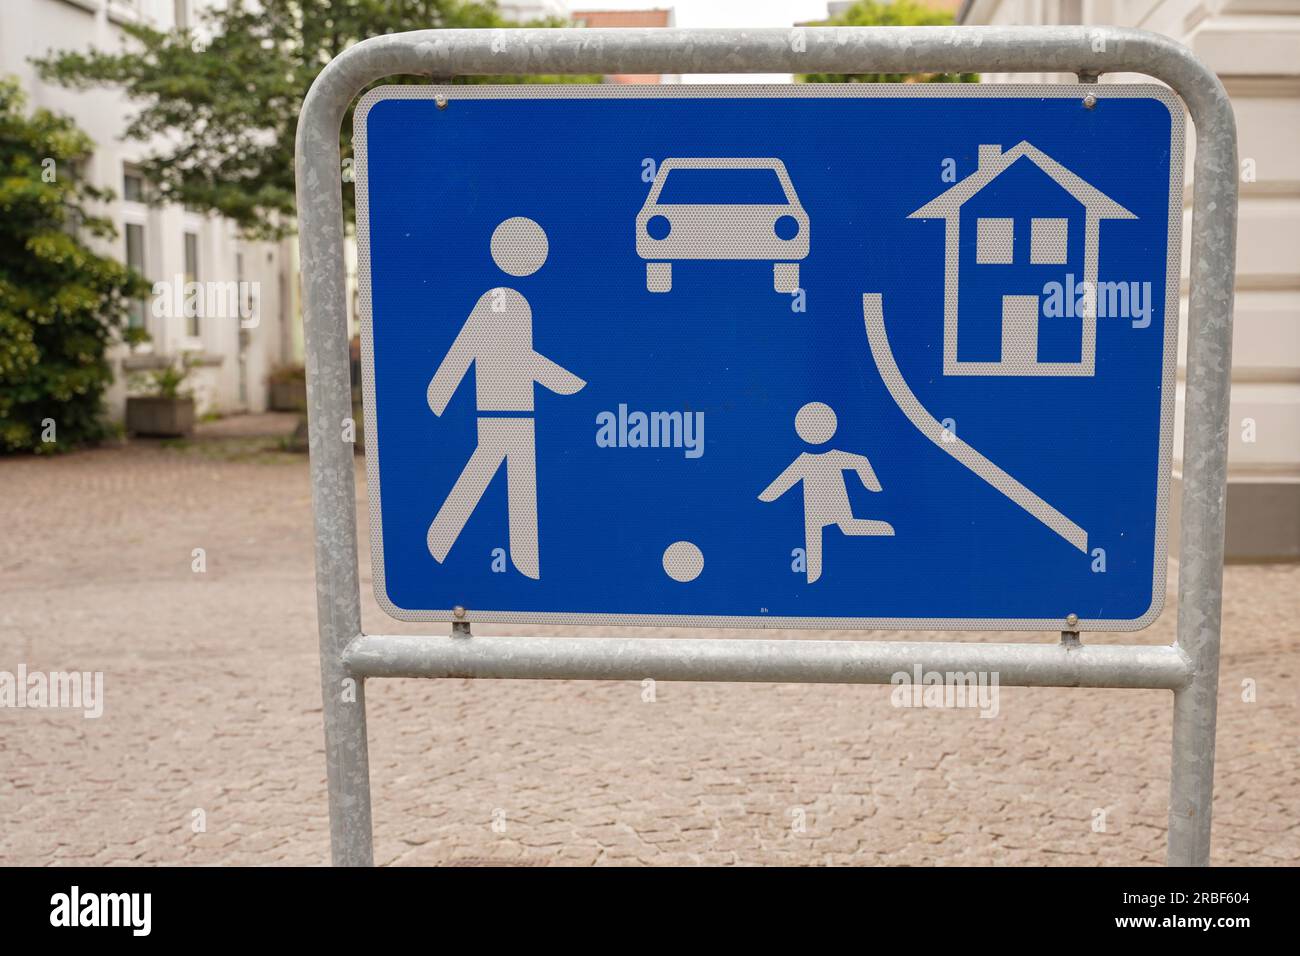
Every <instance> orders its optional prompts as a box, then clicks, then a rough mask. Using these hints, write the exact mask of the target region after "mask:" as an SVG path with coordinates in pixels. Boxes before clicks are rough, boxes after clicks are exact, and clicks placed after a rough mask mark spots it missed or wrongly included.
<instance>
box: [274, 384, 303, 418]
mask: <svg viewBox="0 0 1300 956" xmlns="http://www.w3.org/2000/svg"><path fill="white" fill-rule="evenodd" d="M270 405H271V411H273V412H301V411H304V410H305V409H306V408H307V383H306V382H305V381H302V380H301V379H299V380H296V381H293V380H291V381H287V382H272V383H271V396H270Z"/></svg>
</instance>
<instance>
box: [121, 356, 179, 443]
mask: <svg viewBox="0 0 1300 956" xmlns="http://www.w3.org/2000/svg"><path fill="white" fill-rule="evenodd" d="M191 368H192V366H191V365H190V363H189V362H188V361H182V362H181V363H179V364H177V363H175V362H170V363H168V364H167V365H165V366H163V367H162V368H157V369H154V370H152V371H149V372H146V373H144V374H142V375H139V376H136V377H135V378H134V380H133V385H134V387H135V388H136V390H137V391H138V392H139V394H136V395H131V396H128V397H127V400H126V430H127V431H129V432H132V433H134V434H136V435H158V436H163V437H167V438H179V437H183V436H186V435H189V434H190V433H191V432H192V431H194V396H193V395H191V394H190V392H189V391H188V390H187V389H185V388H184V386H185V382H186V380H187V379H188V378H189V377H190V371H191Z"/></svg>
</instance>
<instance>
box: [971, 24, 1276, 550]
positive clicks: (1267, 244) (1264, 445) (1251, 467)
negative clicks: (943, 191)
mask: <svg viewBox="0 0 1300 956" xmlns="http://www.w3.org/2000/svg"><path fill="white" fill-rule="evenodd" d="M958 22H959V23H962V24H969V25H977V24H993V25H998V26H1010V25H1016V24H1024V25H1037V24H1084V25H1108V26H1121V27H1134V28H1138V29H1143V30H1151V31H1153V32H1156V33H1161V34H1164V35H1166V36H1168V37H1170V38H1172V39H1174V40H1176V41H1178V42H1179V43H1182V44H1183V45H1185V46H1187V47H1189V48H1190V49H1191V50H1192V51H1193V52H1194V53H1195V54H1196V55H1197V56H1198V57H1200V59H1201V60H1202V61H1203V62H1205V64H1206V65H1207V66H1209V67H1210V68H1211V69H1212V70H1214V71H1215V72H1216V73H1217V74H1218V75H1219V78H1220V79H1221V80H1222V81H1223V84H1224V86H1225V87H1226V88H1227V91H1228V94H1229V95H1230V96H1231V97H1232V103H1233V108H1234V109H1235V111H1236V115H1237V132H1238V140H1239V146H1238V152H1239V159H1240V162H1241V170H1240V173H1241V183H1240V190H1241V203H1240V218H1239V228H1238V240H1237V296H1236V311H1235V320H1234V329H1233V354H1232V412H1231V418H1230V420H1229V438H1230V444H1229V459H1228V461H1229V475H1228V537H1227V548H1228V556H1229V558H1230V559H1232V558H1235V559H1238V560H1265V559H1273V558H1283V559H1295V558H1300V2H1297V0H965V2H964V3H963V4H962V6H961V8H960V10H959V11H958ZM982 79H983V81H985V82H1009V81H1012V80H1019V81H1021V82H1024V81H1026V80H1041V81H1048V82H1073V80H1074V77H1073V76H1072V75H1059V74H1042V75H1039V76H1032V75H1031V76H1029V77H1026V76H1025V74H983V75H982ZM1143 80H1147V81H1149V78H1146V77H1142V76H1140V75H1138V74H1112V75H1106V76H1103V77H1102V79H1101V82H1103V83H1127V82H1140V81H1143ZM1187 138H1188V153H1187V159H1186V184H1187V187H1186V189H1185V191H1184V196H1183V203H1184V208H1183V216H1184V224H1183V255H1182V269H1183V283H1182V303H1181V320H1180V327H1179V353H1180V369H1179V395H1178V417H1177V426H1176V430H1175V435H1174V474H1175V502H1177V487H1178V485H1179V479H1180V476H1181V461H1180V454H1181V453H1180V450H1181V448H1182V425H1183V414H1184V406H1183V394H1182V393H1183V387H1184V371H1185V369H1184V368H1183V367H1182V366H1183V364H1184V363H1185V361H1186V354H1187V344H1186V343H1187V271H1188V258H1189V255H1188V252H1189V250H1188V244H1189V237H1190V233H1191V182H1192V159H1193V156H1194V155H1195V130H1194V128H1193V126H1192V124H1191V123H1190V122H1189V123H1188V125H1187ZM1172 531H1173V533H1174V534H1175V535H1176V534H1177V522H1176V517H1175V521H1174V524H1173V525H1172Z"/></svg>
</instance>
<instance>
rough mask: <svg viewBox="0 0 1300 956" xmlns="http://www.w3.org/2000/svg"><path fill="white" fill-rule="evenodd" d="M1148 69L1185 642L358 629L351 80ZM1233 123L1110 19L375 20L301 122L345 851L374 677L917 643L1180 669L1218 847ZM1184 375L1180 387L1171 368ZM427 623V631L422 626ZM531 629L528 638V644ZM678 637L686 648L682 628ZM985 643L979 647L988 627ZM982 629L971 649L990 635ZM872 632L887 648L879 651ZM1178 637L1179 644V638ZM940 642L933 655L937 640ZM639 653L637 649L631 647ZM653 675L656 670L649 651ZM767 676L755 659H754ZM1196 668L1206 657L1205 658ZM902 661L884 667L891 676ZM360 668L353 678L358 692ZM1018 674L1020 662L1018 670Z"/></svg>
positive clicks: (770, 672) (855, 661) (500, 673)
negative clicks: (1162, 193) (1177, 128)
mask: <svg viewBox="0 0 1300 956" xmlns="http://www.w3.org/2000/svg"><path fill="white" fill-rule="evenodd" d="M919 70H931V71H934V70H939V71H951V72H960V71H996V72H1008V73H1012V72H1043V71H1047V72H1059V73H1074V74H1077V75H1088V76H1096V75H1100V74H1102V73H1113V72H1136V73H1145V74H1147V75H1150V76H1153V77H1155V78H1156V79H1159V80H1162V81H1164V82H1166V83H1168V84H1169V85H1170V86H1171V87H1172V88H1173V89H1174V90H1175V92H1177V93H1178V94H1179V95H1180V96H1181V97H1182V99H1183V101H1184V102H1185V103H1186V104H1187V106H1188V109H1189V111H1190V113H1191V117H1192V120H1193V122H1194V123H1195V125H1196V132H1197V136H1196V143H1197V153H1196V172H1195V182H1194V189H1193V202H1192V206H1193V213H1192V245H1191V263H1190V266H1191V304H1190V308H1189V320H1188V325H1189V334H1190V338H1189V343H1188V353H1187V354H1188V358H1187V388H1186V413H1187V414H1186V423H1187V424H1186V428H1185V433H1184V446H1183V505H1182V529H1181V555H1180V579H1179V608H1178V640H1177V643H1176V644H1175V645H1174V647H1173V648H1172V649H1162V651H1157V652H1155V653H1153V654H1147V653H1145V652H1143V651H1142V649H1140V648H1094V647H1079V648H1071V647H1065V646H1057V647H1053V648H1051V649H1033V650H1030V647H1032V646H1029V647H1025V650H1026V651H1027V653H1021V651H1020V647H1021V646H1018V645H1007V646H1000V647H999V646H990V647H989V650H987V651H974V650H969V651H968V650H965V649H963V648H954V647H953V646H952V645H931V646H930V649H926V647H923V646H920V645H907V644H883V645H882V644H873V645H842V644H841V645H839V648H838V649H836V648H827V647H823V646H821V645H823V644H825V643H827V642H780V643H781V644H782V645H783V646H782V647H775V646H768V645H769V644H771V643H772V642H761V643H757V644H755V645H754V646H753V647H752V649H747V648H746V647H745V646H744V642H735V641H727V642H719V641H717V640H716V639H709V638H704V639H695V640H688V641H673V642H654V641H641V642H631V643H627V642H622V643H621V642H619V641H617V640H610V639H606V640H593V639H586V640H582V641H573V642H568V643H566V644H564V645H555V646H554V647H552V646H548V645H546V644H544V643H542V644H539V643H537V642H539V641H542V642H544V641H545V640H546V639H540V638H539V639H529V638H515V639H510V641H511V642H514V641H518V642H521V643H518V644H513V645H512V647H511V648H509V649H506V648H502V647H501V646H500V645H498V644H496V643H494V642H496V641H497V640H498V639H496V638H485V639H480V638H475V639H473V640H471V641H467V640H464V639H463V638H458V639H455V640H456V642H457V643H454V644H451V643H447V642H448V641H449V639H446V638H441V639H438V638H433V639H429V643H428V644H427V645H425V644H422V643H421V642H420V641H419V639H412V638H385V637H382V636H376V637H366V638H362V637H361V613H360V591H359V587H358V577H357V551H356V546H357V540H356V499H355V487H354V478H353V461H352V447H351V445H350V444H349V443H347V442H345V441H343V439H342V425H343V420H344V419H345V418H348V417H350V415H351V408H350V387H349V386H350V383H349V378H348V351H347V306H346V298H345V285H344V271H343V270H344V266H343V208H342V199H341V188H342V187H341V175H340V172H341V170H340V163H339V131H340V126H341V124H342V121H343V118H344V116H345V115H346V112H347V109H348V107H349V105H350V104H351V102H352V101H353V99H354V98H355V97H357V96H358V95H359V94H360V93H361V92H362V90H363V89H364V88H365V87H367V86H368V85H369V84H371V83H373V82H374V81H376V80H379V79H382V78H383V77H385V76H389V75H394V74H405V75H413V74H415V75H426V76H448V75H472V74H479V75H482V74H533V73H660V72H664V73H717V72H728V73H737V72H755V73H774V72H784V71H789V72H801V73H802V72H809V73H811V72H823V73H859V72H871V71H875V72H915V71H919ZM1236 163H1237V151H1236V124H1235V120H1234V118H1233V113H1232V107H1231V104H1230V103H1229V101H1228V97H1227V94H1226V92H1225V91H1224V89H1223V86H1222V84H1221V83H1220V82H1219V81H1218V79H1217V77H1215V75H1214V74H1213V73H1212V72H1211V71H1210V70H1208V69H1207V68H1206V67H1205V66H1204V65H1203V64H1202V63H1200V61H1198V60H1197V59H1196V58H1195V57H1194V56H1193V55H1192V54H1191V52H1190V51H1188V50H1187V49H1186V48H1185V47H1182V46H1180V45H1179V44H1177V43H1174V42H1173V41H1172V40H1169V39H1167V38H1165V37H1161V36H1159V35H1156V34H1152V33H1146V32H1144V31H1138V30H1119V29H1110V28H1093V27H906V28H881V27H834V28H811V27H810V28H794V29H790V30H779V29H778V30H744V31H741V30H636V29H627V30H597V29H593V30H428V31H419V32H415V33H405V34H394V35H389V36H383V37H375V38H373V39H370V40H366V41H364V42H362V43H359V44H357V45H356V46H354V47H352V48H350V49H348V50H346V51H345V52H343V53H342V54H340V55H339V56H338V57H336V58H335V59H334V60H333V61H332V62H331V63H330V64H329V65H327V66H326V67H325V69H324V70H322V71H321V73H320V75H319V76H318V77H317V78H316V81H315V83H313V85H312V88H311V91H310V92H309V93H308V95H307V97H306V99H305V101H304V103H303V108H302V114H301V117H300V120H299V125H298V141H297V175H298V218H299V228H300V230H301V239H300V242H301V249H302V255H301V258H302V275H303V307H304V321H305V324H306V350H307V385H308V405H309V418H310V426H311V428H310V431H311V439H310V440H311V459H312V499H313V505H314V508H315V521H316V589H317V609H318V614H319V627H320V646H321V683H322V693H323V697H324V704H325V741H326V763H327V768H328V775H329V792H330V830H331V837H332V844H333V856H334V862H335V863H338V864H368V863H370V862H371V861H372V849H371V821H370V792H369V780H368V768H367V755H366V730H365V699H364V686H363V679H364V677H365V676H366V675H367V674H373V675H385V676H396V675H412V676H416V675H418V676H426V677H430V676H446V675H447V674H450V673H456V674H461V675H468V676H481V677H561V676H564V677H578V678H592V677H598V676H611V675H613V676H626V674H627V673H631V671H628V670H627V667H629V666H631V665H629V664H627V660H629V659H631V660H636V661H640V663H638V664H637V667H640V666H641V664H645V665H652V664H653V665H654V666H657V667H659V668H660V670H661V672H663V673H671V674H672V676H673V677H675V678H676V679H680V680H710V679H712V680H755V679H778V680H780V679H786V680H827V679H836V678H837V677H838V679H846V677H845V676H844V675H848V676H847V679H851V680H854V681H858V682H878V681H880V680H881V678H882V675H887V673H888V669H889V668H890V667H893V666H894V665H895V664H896V663H897V662H898V661H899V660H900V659H903V658H907V657H909V656H925V657H926V659H927V660H929V659H932V660H933V661H934V666H936V667H942V666H944V665H945V664H947V663H950V662H952V661H968V660H977V659H979V660H983V661H984V662H985V663H996V664H998V665H1005V666H1006V667H1007V668H1008V669H1009V670H1010V671H1011V674H1012V676H1014V677H1015V679H1016V681H1019V682H1022V683H1028V684H1038V685H1042V684H1050V685H1052V686H1079V685H1087V686H1113V687H1145V686H1149V687H1168V688H1171V689H1174V692H1175V699H1174V733H1173V762H1172V772H1171V782H1170V810H1169V862H1170V863H1171V864H1200V865H1203V864H1205V863H1207V862H1208V860H1209V848H1210V811H1211V797H1212V793H1213V781H1214V731H1215V710H1216V708H1215V701H1216V694H1217V688H1218V662H1219V620H1220V610H1221V604H1222V580H1223V531H1224V497H1225V482H1226V476H1227V435H1228V431H1227V422H1228V390H1229V385H1230V375H1229V367H1230V358H1231V345H1232V296H1233V283H1234V275H1235V258H1236V223H1237V165H1236ZM1166 387H1173V383H1172V382H1166ZM412 641H414V642H415V643H413V644H412V643H410V642H412ZM524 642H526V643H524ZM667 644H671V645H672V646H671V647H666V646H664V645H667ZM974 646H978V645H974ZM974 646H973V647H974ZM866 647H873V648H879V650H865V649H863V648H866ZM1170 651H1172V652H1173V653H1172V654H1171V653H1170ZM932 655H937V656H932ZM620 659H622V661H623V663H620ZM637 673H640V671H637ZM756 675H757V676H756ZM1189 675H1190V676H1189ZM885 679H887V676H886V677H885ZM349 680H355V681H356V686H355V696H354V697H353V696H351V694H350V693H349V691H350V690H351V685H348V684H346V682H347V681H349ZM1013 682H1014V681H1004V683H1008V684H1009V683H1013Z"/></svg>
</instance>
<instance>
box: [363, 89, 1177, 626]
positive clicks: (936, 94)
mask: <svg viewBox="0 0 1300 956" xmlns="http://www.w3.org/2000/svg"><path fill="white" fill-rule="evenodd" d="M1087 96H1093V97H1095V98H1096V100H1097V101H1098V102H1100V101H1102V100H1105V99H1108V98H1123V99H1131V98H1147V99H1157V100H1159V101H1161V102H1162V103H1164V104H1165V106H1166V107H1167V108H1168V109H1169V114H1170V119H1171V127H1170V162H1169V202H1168V211H1169V224H1168V239H1167V245H1166V252H1167V258H1166V272H1165V316H1164V320H1165V345H1164V368H1163V371H1162V375H1161V395H1162V401H1161V413H1160V462H1159V476H1158V482H1157V489H1156V496H1157V500H1156V541H1155V555H1154V560H1153V573H1152V588H1151V606H1150V607H1149V608H1148V609H1147V610H1146V612H1145V613H1143V614H1142V615H1141V616H1140V617H1137V618H1132V619H1124V618H1121V619H1105V618H1079V619H1078V620H1077V621H1075V622H1067V620H1066V615H1068V614H1070V613H1072V612H1071V611H1069V610H1068V609H1067V610H1066V611H1065V613H1064V614H1062V616H1061V617H1059V618H897V617H895V618H875V617H787V616H777V615H756V616H748V617H747V616H730V615H692V614H605V613H587V612H555V611H485V610H479V609H475V608H471V607H464V608H461V609H460V612H461V616H457V613H456V611H455V610H453V609H450V608H449V609H447V610H418V611H413V610H408V609H405V608H399V607H397V606H396V605H394V604H393V603H392V602H391V601H390V600H389V598H388V594H387V588H386V585H385V577H384V546H383V545H384V543H383V522H382V520H381V515H382V511H381V507H380V479H379V448H378V437H377V436H378V429H377V425H376V421H375V389H374V349H373V342H372V337H371V288H370V223H369V203H368V198H369V197H368V191H367V165H366V159H367V156H366V118H367V116H368V115H369V112H370V109H371V107H373V106H374V105H375V104H376V103H379V102H383V101H385V100H393V99H442V100H446V101H447V102H448V103H451V102H454V101H455V100H458V99H459V100H470V99H475V100H480V99H646V98H664V99H670V98H677V99H718V98H760V99H763V98H782V99H803V98H812V99H815V98H828V97H829V98H867V99H870V98H898V97H904V98H921V99H933V98H939V99H946V98H966V97H991V98H995V99H1006V98H1024V99H1078V100H1079V101H1080V103H1081V107H1080V108H1082V101H1083V99H1084V97H1087ZM1185 149H1186V139H1185V114H1184V107H1183V104H1182V101H1181V100H1180V99H1179V98H1178V96H1177V94H1175V93H1174V92H1173V90H1171V89H1170V88H1169V87H1167V86H1164V85H1161V84H1156V83H1123V84H1119V83H1105V84H1099V83H1092V84H1081V83H1070V84H1030V83H1005V84H1004V83H844V84H839V83H791V84H780V85H776V84H757V83H755V84H726V85H714V84H699V85H696V84H662V85H660V84H647V85H619V84H599V85H597V84H518V85H513V84H512V85H475V84H469V85H464V86H441V85H430V86H403V85H383V86H378V87H375V88H374V89H372V90H370V91H368V92H367V93H366V94H365V95H364V96H362V97H361V99H360V100H359V101H358V103H357V106H356V110H355V113H354V116H353V135H352V151H353V157H354V164H353V172H354V185H355V189H356V239H357V286H358V306H357V307H358V318H359V320H360V324H361V365H362V400H363V410H364V414H365V440H366V489H367V497H368V500H369V520H370V557H371V579H372V584H373V588H374V594H375V599H376V601H377V602H378V604H379V606H380V607H381V608H382V609H383V611H384V613H386V614H387V615H389V616H390V617H392V618H394V619H396V620H399V621H411V622H417V621H453V622H482V623H489V624H490V623H503V624H572V625H596V626H600V625H609V626H640V627H645V626H652V627H656V626H657V627H712V628H789V629H815V630H924V631H1013V630H1014V631H1059V630H1072V631H1094V632H1096V631H1111V632H1126V631H1127V632H1131V631H1139V630H1142V629H1143V628H1146V627H1148V626H1150V624H1151V623H1152V622H1154V621H1155V620H1156V618H1158V617H1159V616H1160V613H1161V612H1162V611H1163V609H1164V603H1165V597H1166V593H1165V588H1166V581H1167V573H1168V563H1169V562H1168V548H1169V513H1170V485H1171V476H1172V469H1173V432H1174V409H1175V399H1176V386H1177V370H1178V325H1179V315H1180V294H1181V282H1180V277H1181V270H1180V265H1181V254H1182V225H1183V191H1184V183H1183V177H1184V170H1183V162H1184V156H1185Z"/></svg>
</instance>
